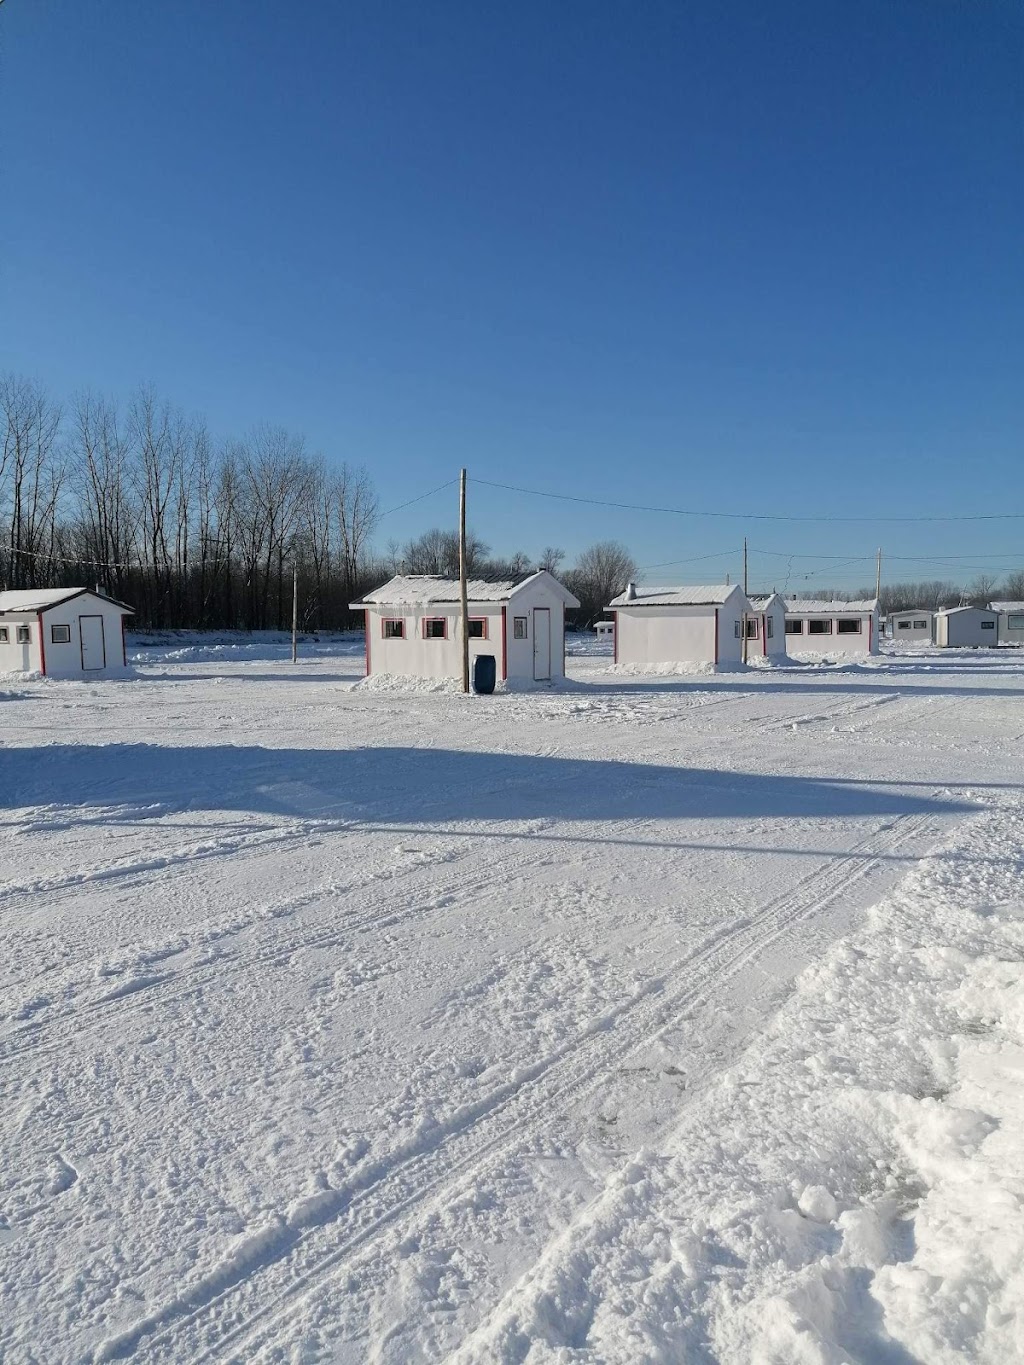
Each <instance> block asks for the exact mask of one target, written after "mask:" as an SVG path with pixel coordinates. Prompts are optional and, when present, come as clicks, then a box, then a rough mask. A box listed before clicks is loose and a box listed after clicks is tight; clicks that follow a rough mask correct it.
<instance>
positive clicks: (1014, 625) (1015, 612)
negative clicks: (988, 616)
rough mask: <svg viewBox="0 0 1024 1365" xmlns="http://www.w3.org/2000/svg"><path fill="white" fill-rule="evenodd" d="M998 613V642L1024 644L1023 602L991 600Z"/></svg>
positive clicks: (1002, 643)
mask: <svg viewBox="0 0 1024 1365" xmlns="http://www.w3.org/2000/svg"><path fill="white" fill-rule="evenodd" d="M992 610H993V611H995V612H998V613H999V629H998V632H997V633H998V635H999V643H1000V644H1001V645H1021V646H1024V602H993V603H992Z"/></svg>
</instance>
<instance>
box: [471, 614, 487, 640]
mask: <svg viewBox="0 0 1024 1365" xmlns="http://www.w3.org/2000/svg"><path fill="white" fill-rule="evenodd" d="M469 638H470V639H471V640H486V639H487V617H486V616H474V617H472V618H471V620H470V622H469Z"/></svg>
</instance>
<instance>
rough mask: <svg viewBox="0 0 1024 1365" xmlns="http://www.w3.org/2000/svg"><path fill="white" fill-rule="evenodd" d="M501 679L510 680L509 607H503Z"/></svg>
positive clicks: (503, 680)
mask: <svg viewBox="0 0 1024 1365" xmlns="http://www.w3.org/2000/svg"><path fill="white" fill-rule="evenodd" d="M501 681H502V682H507V681H508V607H502V609H501Z"/></svg>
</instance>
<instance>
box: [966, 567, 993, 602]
mask: <svg viewBox="0 0 1024 1365" xmlns="http://www.w3.org/2000/svg"><path fill="white" fill-rule="evenodd" d="M997 586H998V583H997V580H996V579H995V578H993V577H992V575H991V574H987V573H980V574H978V576H977V578H974V579H972V580H971V582H970V583H968V585H967V588H966V596H967V598H968V600H969V601H970V603H971V606H972V607H987V606H988V604H989V603H990V602H991V601H992V598H993V596H994V594H995V590H996V587H997Z"/></svg>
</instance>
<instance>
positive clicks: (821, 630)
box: [807, 616, 832, 635]
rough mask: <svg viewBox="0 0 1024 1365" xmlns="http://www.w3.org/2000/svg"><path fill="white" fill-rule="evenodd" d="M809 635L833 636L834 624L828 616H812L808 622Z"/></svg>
mask: <svg viewBox="0 0 1024 1365" xmlns="http://www.w3.org/2000/svg"><path fill="white" fill-rule="evenodd" d="M807 634H808V635H831V634H832V622H831V621H830V620H829V618H828V617H827V616H817V617H815V616H812V617H811V619H810V620H809V621H808V622H807Z"/></svg>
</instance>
